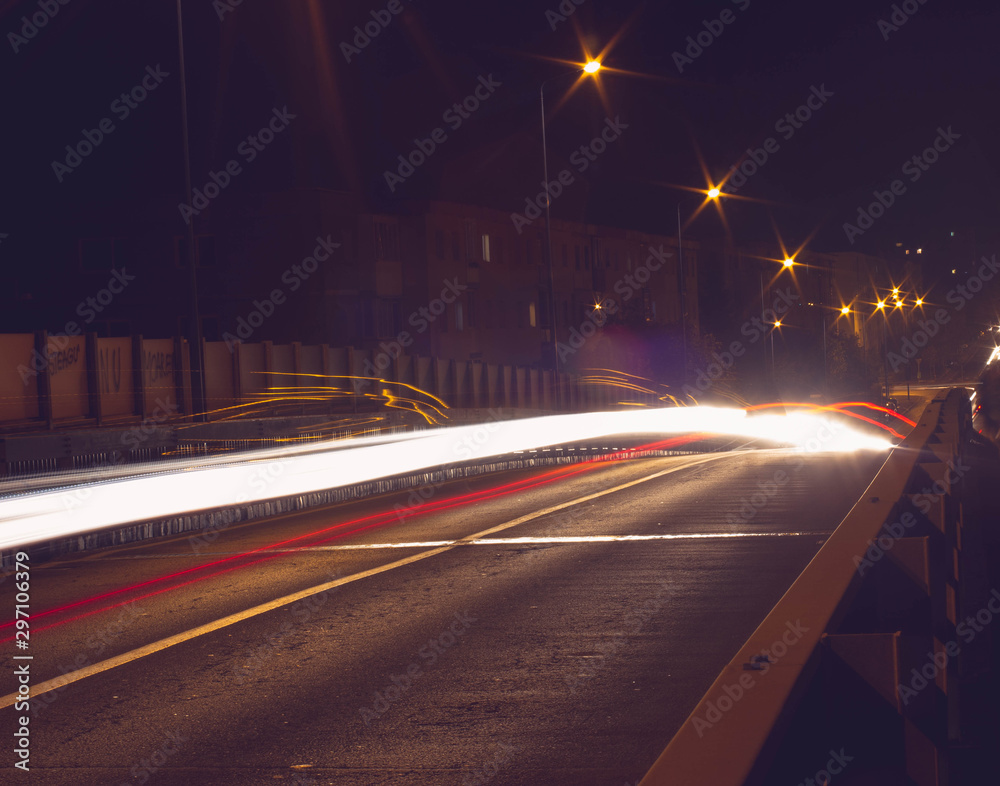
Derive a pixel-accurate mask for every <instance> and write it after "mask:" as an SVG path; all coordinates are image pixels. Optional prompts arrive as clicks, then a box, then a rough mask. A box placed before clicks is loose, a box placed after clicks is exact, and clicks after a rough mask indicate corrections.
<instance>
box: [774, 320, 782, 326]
mask: <svg viewBox="0 0 1000 786" xmlns="http://www.w3.org/2000/svg"><path fill="white" fill-rule="evenodd" d="M774 326H775V327H776V328H777V327H781V320H780V319H779V320H778V321H777V322H775V323H774Z"/></svg>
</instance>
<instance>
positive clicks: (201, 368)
mask: <svg viewBox="0 0 1000 786" xmlns="http://www.w3.org/2000/svg"><path fill="white" fill-rule="evenodd" d="M177 50H178V59H179V66H180V69H179V70H180V82H181V144H182V148H183V154H184V197H185V199H186V200H187V203H188V204H189V205H190V204H191V147H190V143H189V140H188V105H187V77H186V76H185V71H184V20H183V17H182V15H181V0H177ZM194 244H195V233H194V220H193V219H192V218H190V217H189V218H188V222H187V264H188V272H189V277H188V303H189V306H188V307H189V308H190V309H191V333H190V336H191V397H192V399H193V401H192V409H193V410H194V413H193V414H194V415H195V419H196V420H207V419H208V415H207V414H206V412H205V358H204V355H203V353H202V351H201V349H202V347H201V313H200V309H199V306H198V269H197V267H195V259H196V258H197V254H196V252H195V245H194ZM178 360H181V359H180V358H178Z"/></svg>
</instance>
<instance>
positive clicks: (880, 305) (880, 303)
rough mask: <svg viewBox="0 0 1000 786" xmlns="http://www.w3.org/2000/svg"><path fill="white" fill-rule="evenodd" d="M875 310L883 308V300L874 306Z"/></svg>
mask: <svg viewBox="0 0 1000 786" xmlns="http://www.w3.org/2000/svg"><path fill="white" fill-rule="evenodd" d="M875 308H885V301H884V300H880V301H879V302H878V305H876V306H875Z"/></svg>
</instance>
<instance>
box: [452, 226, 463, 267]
mask: <svg viewBox="0 0 1000 786" xmlns="http://www.w3.org/2000/svg"><path fill="white" fill-rule="evenodd" d="M451 258H452V259H453V260H454V261H455V262H458V261H459V260H460V259H461V258H462V244H461V243H460V242H459V239H458V232H452V233H451Z"/></svg>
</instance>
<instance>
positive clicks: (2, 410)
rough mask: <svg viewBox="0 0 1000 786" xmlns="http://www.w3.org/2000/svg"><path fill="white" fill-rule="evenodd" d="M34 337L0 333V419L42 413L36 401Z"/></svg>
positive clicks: (14, 419) (37, 363)
mask: <svg viewBox="0 0 1000 786" xmlns="http://www.w3.org/2000/svg"><path fill="white" fill-rule="evenodd" d="M41 365H42V363H41V361H40V359H39V358H36V357H35V337H34V336H33V335H31V334H30V333H28V334H16V333H14V334H12V333H3V334H0V422H15V423H16V422H18V421H22V420H34V419H36V418H38V417H40V416H41V411H40V409H39V403H38V373H39V372H38V367H40V366H41Z"/></svg>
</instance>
